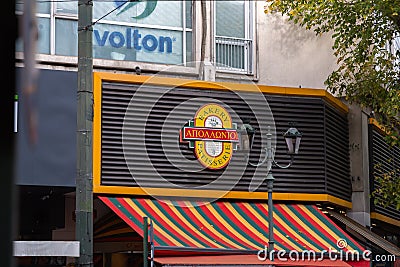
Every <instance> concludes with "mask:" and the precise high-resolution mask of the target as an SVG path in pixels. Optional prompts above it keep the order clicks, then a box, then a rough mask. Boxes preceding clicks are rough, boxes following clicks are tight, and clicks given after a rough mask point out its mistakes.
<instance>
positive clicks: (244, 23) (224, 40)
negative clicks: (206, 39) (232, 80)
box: [215, 0, 253, 74]
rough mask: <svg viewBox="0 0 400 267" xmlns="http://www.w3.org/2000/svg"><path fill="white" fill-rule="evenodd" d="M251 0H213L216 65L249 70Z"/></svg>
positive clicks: (224, 68)
mask: <svg viewBox="0 0 400 267" xmlns="http://www.w3.org/2000/svg"><path fill="white" fill-rule="evenodd" d="M252 2H253V1H248V0H234V1H215V64H216V66H217V69H220V70H229V71H235V72H244V73H248V74H250V73H252V44H253V18H252V11H253V3H252Z"/></svg>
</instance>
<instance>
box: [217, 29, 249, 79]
mask: <svg viewBox="0 0 400 267" xmlns="http://www.w3.org/2000/svg"><path fill="white" fill-rule="evenodd" d="M252 63H253V62H252V40H250V39H244V38H232V37H222V36H216V37H215V65H216V67H217V69H218V70H227V71H233V72H240V73H246V74H251V73H252V72H253V69H252V68H253V67H252V66H253V64H252Z"/></svg>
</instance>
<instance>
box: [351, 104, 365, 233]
mask: <svg viewBox="0 0 400 267" xmlns="http://www.w3.org/2000/svg"><path fill="white" fill-rule="evenodd" d="M367 114H368V113H367V111H364V110H362V109H361V108H360V107H359V106H357V105H354V104H353V105H351V106H350V109H349V114H348V116H349V117H348V118H349V145H350V147H349V149H350V170H351V171H350V173H351V183H352V204H353V207H352V210H351V211H350V212H348V216H349V217H350V218H352V219H353V220H355V221H357V222H358V223H360V224H362V225H364V226H368V227H369V226H370V197H369V155H368V115H367Z"/></svg>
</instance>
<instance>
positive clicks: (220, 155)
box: [180, 104, 239, 170]
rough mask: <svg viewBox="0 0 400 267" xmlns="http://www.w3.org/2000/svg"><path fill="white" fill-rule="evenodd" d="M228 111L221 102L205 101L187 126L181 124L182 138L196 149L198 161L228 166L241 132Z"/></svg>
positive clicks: (213, 166)
mask: <svg viewBox="0 0 400 267" xmlns="http://www.w3.org/2000/svg"><path fill="white" fill-rule="evenodd" d="M236 128H237V127H236V124H235V123H232V118H231V116H230V115H229V113H228V111H227V110H226V109H225V108H224V107H222V106H220V105H218V104H206V105H204V106H202V107H201V108H200V109H199V110H198V111H197V112H196V115H195V117H194V119H193V120H191V121H189V123H188V126H185V127H183V128H182V130H181V133H180V139H181V141H182V142H188V143H189V147H191V148H193V149H194V153H195V155H196V157H197V159H198V161H199V162H200V163H201V164H202V165H203V166H205V167H207V168H208V169H212V170H218V169H222V168H224V167H226V166H227V165H228V164H229V162H230V160H231V158H232V152H233V150H236V144H237V143H238V142H239V135H238V132H237V130H236Z"/></svg>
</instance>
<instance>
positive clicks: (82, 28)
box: [76, 0, 93, 266]
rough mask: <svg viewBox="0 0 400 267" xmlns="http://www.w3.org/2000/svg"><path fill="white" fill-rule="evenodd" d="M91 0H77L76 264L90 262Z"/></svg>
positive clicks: (91, 191) (88, 264)
mask: <svg viewBox="0 0 400 267" xmlns="http://www.w3.org/2000/svg"><path fill="white" fill-rule="evenodd" d="M92 12H93V2H92V1H91V0H79V1H78V91H77V102H78V103H77V178H76V238H77V240H78V241H79V242H80V257H79V258H78V266H93V183H92V182H93V170H92V161H93V158H92V126H93V88H92V86H93V57H92V55H93V53H92V32H93V28H92Z"/></svg>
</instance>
